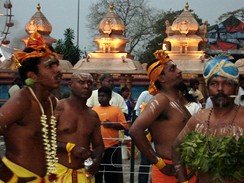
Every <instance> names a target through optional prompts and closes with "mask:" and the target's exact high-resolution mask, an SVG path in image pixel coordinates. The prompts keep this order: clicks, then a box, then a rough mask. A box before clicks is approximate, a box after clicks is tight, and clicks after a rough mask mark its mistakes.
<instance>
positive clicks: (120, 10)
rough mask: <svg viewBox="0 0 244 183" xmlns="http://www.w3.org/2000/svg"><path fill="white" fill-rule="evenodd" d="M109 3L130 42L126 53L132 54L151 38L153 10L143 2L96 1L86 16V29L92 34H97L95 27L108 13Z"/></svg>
mask: <svg viewBox="0 0 244 183" xmlns="http://www.w3.org/2000/svg"><path fill="white" fill-rule="evenodd" d="M110 3H113V4H114V11H115V13H116V14H117V15H118V16H119V17H120V18H121V19H122V21H123V22H124V25H125V32H124V36H125V37H126V38H128V39H129V40H130V42H129V43H127V47H126V49H127V50H126V51H127V52H129V53H133V52H135V51H136V49H137V48H138V47H139V46H140V45H142V44H145V42H147V41H148V40H149V39H150V38H151V36H152V31H153V30H152V24H153V22H154V19H155V10H154V9H152V8H150V7H149V6H148V4H147V3H146V2H145V0H126V1H121V0H109V1H108V0H98V1H97V2H96V3H93V4H92V5H91V7H90V13H89V14H88V22H89V24H88V28H89V29H90V32H92V33H93V34H94V33H95V32H94V31H96V33H98V31H97V30H98V29H97V25H98V24H99V22H100V21H101V20H102V18H103V17H104V16H105V14H106V13H107V12H108V9H109V4H110ZM94 35H95V34H94Z"/></svg>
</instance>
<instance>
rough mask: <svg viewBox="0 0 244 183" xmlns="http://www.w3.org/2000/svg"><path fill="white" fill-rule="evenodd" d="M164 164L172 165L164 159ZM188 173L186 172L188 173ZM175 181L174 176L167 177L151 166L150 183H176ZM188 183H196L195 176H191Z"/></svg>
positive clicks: (170, 161)
mask: <svg viewBox="0 0 244 183" xmlns="http://www.w3.org/2000/svg"><path fill="white" fill-rule="evenodd" d="M164 162H165V163H167V164H173V162H172V160H166V159H164ZM189 172H190V171H187V173H189ZM176 182H177V179H176V177H175V176H167V175H165V174H163V173H162V172H160V170H159V169H158V168H157V167H156V166H155V165H153V166H152V183H176ZM188 182H189V183H196V176H193V177H192V178H191V179H190V180H189V181H188Z"/></svg>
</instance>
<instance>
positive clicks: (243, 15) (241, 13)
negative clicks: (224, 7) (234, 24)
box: [218, 7, 244, 22]
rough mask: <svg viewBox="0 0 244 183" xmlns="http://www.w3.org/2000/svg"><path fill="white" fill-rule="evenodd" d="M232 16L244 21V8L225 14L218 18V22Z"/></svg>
mask: <svg viewBox="0 0 244 183" xmlns="http://www.w3.org/2000/svg"><path fill="white" fill-rule="evenodd" d="M230 16H235V17H236V18H238V19H240V20H241V21H244V7H242V8H240V9H237V10H234V11H229V12H226V13H223V14H222V15H221V16H220V17H219V18H218V21H219V22H222V21H224V20H225V19H227V18H229V17H230Z"/></svg>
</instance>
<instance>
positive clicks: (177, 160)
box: [172, 117, 195, 183]
mask: <svg viewBox="0 0 244 183" xmlns="http://www.w3.org/2000/svg"><path fill="white" fill-rule="evenodd" d="M194 119H195V117H192V118H190V119H189V121H188V122H187V124H186V125H185V127H184V128H183V129H182V131H181V132H180V134H179V135H178V137H177V138H176V140H175V142H174V144H173V146H172V159H173V162H174V165H175V171H176V174H177V178H178V182H179V183H182V182H185V181H187V172H186V167H185V165H184V163H183V162H182V161H181V154H180V151H179V147H180V145H181V144H182V143H183V138H184V137H185V136H186V135H187V134H189V133H191V132H192V131H193V129H194Z"/></svg>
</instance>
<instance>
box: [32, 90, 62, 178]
mask: <svg viewBox="0 0 244 183" xmlns="http://www.w3.org/2000/svg"><path fill="white" fill-rule="evenodd" d="M28 89H29V91H30V92H31V94H32V96H33V97H34V98H35V100H36V101H37V103H38V104H39V107H40V109H41V112H42V115H41V118H40V119H41V124H42V138H43V145H44V150H45V156H46V164H47V174H48V175H52V174H53V173H54V172H55V170H56V165H57V162H58V158H57V133H56V131H57V128H56V125H57V121H56V118H55V117H54V116H53V104H52V100H51V99H50V97H49V98H48V99H49V101H50V107H51V120H50V127H51V130H50V132H51V135H50V136H51V139H49V132H48V131H49V130H48V124H47V115H45V114H44V110H43V107H42V105H41V103H40V102H39V100H38V98H37V97H36V95H35V93H34V91H33V90H32V88H30V87H28ZM52 176H53V175H52Z"/></svg>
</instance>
